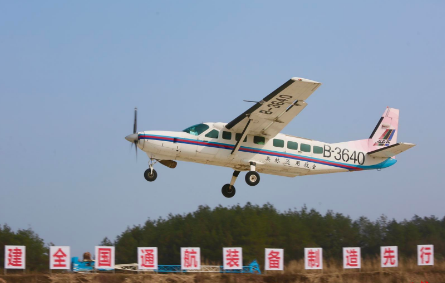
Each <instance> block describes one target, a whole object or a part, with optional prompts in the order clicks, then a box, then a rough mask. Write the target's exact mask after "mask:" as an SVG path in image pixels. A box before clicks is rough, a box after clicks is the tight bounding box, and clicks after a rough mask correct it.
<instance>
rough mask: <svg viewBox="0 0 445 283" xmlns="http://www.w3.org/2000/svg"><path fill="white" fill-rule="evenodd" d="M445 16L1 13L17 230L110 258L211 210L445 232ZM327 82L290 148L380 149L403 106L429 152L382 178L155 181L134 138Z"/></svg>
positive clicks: (6, 135)
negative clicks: (125, 245)
mask: <svg viewBox="0 0 445 283" xmlns="http://www.w3.org/2000/svg"><path fill="white" fill-rule="evenodd" d="M444 8H445V3H444V2H443V1H422V2H420V1H389V2H388V1H368V2H366V1H335V2H334V1H318V2H315V1H243V2H240V1H220V2H216V1H125V2H122V1H94V2H91V1H71V2H66V1H19V2H17V1H1V2H0V172H1V173H0V223H7V224H8V225H10V226H11V227H13V228H14V229H18V228H27V227H32V228H33V229H34V230H35V231H36V232H37V233H39V235H40V236H41V237H43V239H44V240H45V241H46V242H50V241H51V242H53V243H55V244H57V245H69V246H71V247H72V249H73V254H74V255H80V254H81V253H83V252H85V251H90V252H93V248H94V245H96V244H98V243H99V242H100V241H101V240H102V238H103V237H105V236H108V237H110V238H113V239H114V237H115V236H116V235H117V234H119V233H121V232H122V231H124V230H125V229H126V227H128V226H132V225H135V224H142V223H144V221H145V220H146V219H147V218H151V219H156V218H158V217H165V216H167V215H168V214H169V213H186V212H190V211H193V210H195V209H196V208H197V207H198V205H205V204H206V205H209V206H211V207H214V206H216V205H218V204H221V205H233V204H237V203H240V204H242V205H243V204H245V203H246V202H247V201H250V202H252V203H253V204H259V205H262V204H264V203H266V202H270V203H271V204H273V205H274V206H276V207H277V208H278V209H279V210H287V209H289V208H297V209H299V208H300V207H301V206H303V205H304V204H306V205H307V206H308V207H310V208H316V209H317V210H319V211H321V212H323V213H324V212H326V211H327V210H328V209H332V210H334V211H335V212H341V213H344V214H347V215H350V216H351V217H352V218H354V219H355V218H357V217H359V216H362V215H363V216H367V217H369V218H371V219H376V218H377V217H379V216H380V215H382V214H386V215H387V216H388V217H390V218H393V217H394V218H396V219H398V220H402V219H404V218H411V217H412V216H414V215H415V214H417V215H420V216H429V215H436V216H438V217H443V216H444V211H443V200H444V199H445V191H444V189H443V183H444V174H443V173H444V165H443V161H442V160H441V156H442V148H443V146H442V143H443V140H444V138H445V136H444V133H443V121H444V118H443V116H442V115H441V114H442V113H443V105H444V103H445V99H444V95H443V94H444V93H445V87H444V84H443V78H444V75H445V55H444V52H443V50H445V37H444V36H443V34H444V33H445V21H444V19H443V12H444ZM294 76H298V77H304V78H308V79H312V80H315V81H319V82H321V83H323V85H322V86H321V87H320V88H319V89H318V90H317V91H316V92H315V93H314V95H312V96H311V97H310V98H309V99H308V101H307V103H308V104H309V105H308V107H306V109H305V110H304V111H303V112H302V113H301V114H300V115H299V116H298V117H297V118H296V119H295V120H294V121H292V122H291V123H290V124H289V125H288V126H287V127H286V128H285V129H284V131H283V132H284V133H288V134H291V135H297V136H302V137H307V138H312V139H316V140H321V141H326V142H339V141H348V140H356V139H362V138H367V137H368V136H369V134H370V133H371V131H372V130H373V129H374V126H375V124H376V123H377V121H378V119H379V117H380V116H381V114H382V113H383V111H384V110H385V107H387V106H390V107H394V108H399V109H400V125H399V128H400V132H399V137H398V138H399V141H403V142H412V143H416V144H417V146H416V147H415V148H414V149H412V150H410V151H408V152H406V153H404V154H402V155H400V156H398V163H397V164H396V165H395V166H393V167H391V168H388V169H385V170H382V171H379V172H378V171H369V172H355V173H342V174H331V175H321V176H309V177H301V178H285V177H277V176H269V175H264V174H263V176H262V178H261V183H260V185H258V186H256V187H249V186H247V185H246V184H245V182H244V181H243V179H244V175H242V176H241V177H242V178H240V180H238V182H237V184H236V187H237V194H236V196H235V197H234V198H233V199H225V198H224V197H223V196H222V195H221V187H222V185H223V184H225V183H227V182H229V181H230V177H231V174H232V171H231V170H230V169H228V168H221V167H213V166H204V165H199V164H192V163H184V162H180V163H179V164H178V167H177V168H176V169H174V170H172V169H168V168H166V167H162V166H157V167H156V170H157V171H158V179H157V180H156V182H153V183H148V182H146V181H145V179H144V178H143V172H144V170H145V169H146V168H147V161H148V159H147V157H146V156H145V155H144V154H142V152H141V151H140V152H139V157H138V160H137V161H136V160H135V157H134V152H133V151H130V144H129V143H128V142H127V141H126V140H125V139H124V137H125V136H126V135H128V134H130V133H131V132H132V127H133V108H134V107H136V106H137V107H138V109H139V120H138V130H140V131H142V130H173V131H180V130H182V129H184V128H186V127H188V126H190V125H192V124H196V123H199V122H203V121H205V122H229V121H231V120H232V119H233V118H235V117H237V116H238V115H239V114H240V113H242V112H243V111H244V110H246V109H247V108H248V107H250V106H251V105H250V104H248V103H245V102H243V99H247V100H258V99H261V98H263V97H265V96H266V95H267V94H269V93H270V92H271V91H273V90H275V89H276V88H277V87H278V86H280V85H281V84H282V83H284V82H286V81H287V80H288V79H289V78H291V77H294Z"/></svg>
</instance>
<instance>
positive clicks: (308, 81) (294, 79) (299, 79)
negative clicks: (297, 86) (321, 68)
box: [292, 77, 321, 84]
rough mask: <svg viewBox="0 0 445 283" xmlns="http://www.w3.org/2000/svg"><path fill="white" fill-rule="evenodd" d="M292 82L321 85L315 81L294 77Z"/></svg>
mask: <svg viewBox="0 0 445 283" xmlns="http://www.w3.org/2000/svg"><path fill="white" fill-rule="evenodd" d="M292 80H293V81H300V82H306V83H314V84H321V83H319V82H316V81H313V80H309V79H305V78H298V77H293V78H292Z"/></svg>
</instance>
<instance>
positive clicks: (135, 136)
mask: <svg viewBox="0 0 445 283" xmlns="http://www.w3.org/2000/svg"><path fill="white" fill-rule="evenodd" d="M125 139H126V140H127V141H129V142H137V141H138V140H139V138H138V134H131V135H128V136H126V137H125Z"/></svg>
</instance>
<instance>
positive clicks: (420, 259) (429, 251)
mask: <svg viewBox="0 0 445 283" xmlns="http://www.w3.org/2000/svg"><path fill="white" fill-rule="evenodd" d="M417 265H434V246H433V245H418V246H417Z"/></svg>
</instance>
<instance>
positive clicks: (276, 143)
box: [273, 139, 284, 147]
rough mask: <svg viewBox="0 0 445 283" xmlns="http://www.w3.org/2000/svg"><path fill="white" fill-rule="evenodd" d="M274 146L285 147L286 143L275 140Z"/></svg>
mask: <svg viewBox="0 0 445 283" xmlns="http://www.w3.org/2000/svg"><path fill="white" fill-rule="evenodd" d="M273 146H275V147H284V141H283V140H277V139H274V140H273Z"/></svg>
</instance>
